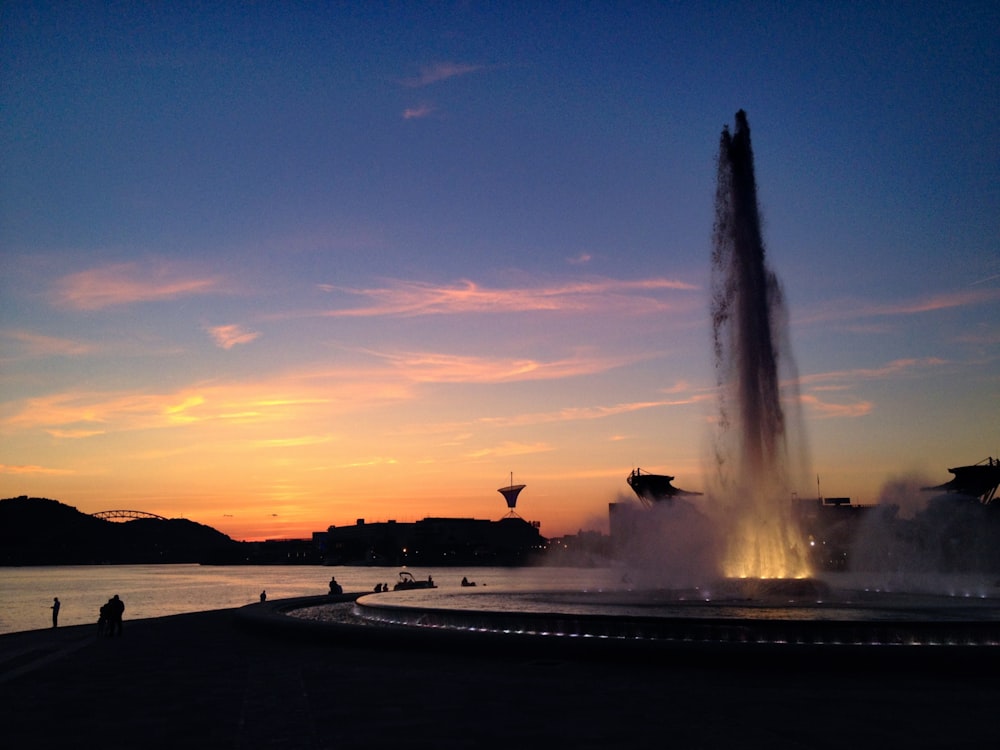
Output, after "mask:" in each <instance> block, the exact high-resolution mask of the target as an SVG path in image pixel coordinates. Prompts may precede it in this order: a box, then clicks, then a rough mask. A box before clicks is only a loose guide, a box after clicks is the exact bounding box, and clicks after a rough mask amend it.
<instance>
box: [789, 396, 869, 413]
mask: <svg viewBox="0 0 1000 750" xmlns="http://www.w3.org/2000/svg"><path fill="white" fill-rule="evenodd" d="M799 402H800V403H801V404H802V405H803V406H806V407H807V408H809V409H810V410H811V411H812V412H813V413H814V414H815V415H816V416H818V417H841V418H846V417H864V416H866V415H868V414H871V412H872V410H873V409H874V408H875V407H874V405H873V404H872V402H871V401H856V402H854V403H850V404H834V403H831V402H830V401H824V400H823V399H821V398H819V397H818V396H816V395H815V394H803V395H801V396H800V397H799Z"/></svg>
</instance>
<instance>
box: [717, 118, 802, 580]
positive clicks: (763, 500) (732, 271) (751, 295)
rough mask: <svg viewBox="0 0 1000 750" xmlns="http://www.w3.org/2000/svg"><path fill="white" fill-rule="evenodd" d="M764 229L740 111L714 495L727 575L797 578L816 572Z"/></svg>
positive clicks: (724, 237)
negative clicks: (798, 517)
mask: <svg viewBox="0 0 1000 750" xmlns="http://www.w3.org/2000/svg"><path fill="white" fill-rule="evenodd" d="M760 224H761V222H760V211H759V208H758V205H757V185H756V179H755V177H754V164H753V150H752V148H751V146H750V126H749V125H748V123H747V117H746V113H745V112H744V111H743V110H740V111H739V112H737V113H736V127H735V129H734V130H733V132H732V133H730V132H729V128H728V127H726V128H724V129H723V131H722V137H721V142H720V145H719V159H718V183H717V186H716V194H715V225H714V227H713V251H712V327H713V343H714V349H715V367H716V378H717V385H718V393H719V413H718V430H717V434H716V441H715V444H714V455H713V460H714V470H715V476H714V478H713V481H712V484H713V489H712V492H711V494H712V495H713V496H714V499H715V500H716V505H717V506H718V508H717V509H718V510H719V512H720V517H719V518H718V519H717V522H718V523H719V524H721V525H722V528H723V532H724V533H723V537H724V539H725V550H724V552H723V560H722V567H723V572H724V573H725V574H726V575H727V576H731V577H739V578H747V577H752V578H797V577H803V576H807V575H809V566H808V563H807V559H808V558H807V555H806V552H805V545H804V543H803V539H802V537H801V534H800V532H799V530H798V527H797V524H796V523H795V520H794V513H793V508H792V502H791V494H792V492H791V484H790V481H789V478H790V476H791V475H792V474H793V473H794V469H793V467H791V466H790V452H789V444H788V438H789V429H788V428H789V420H788V419H786V415H785V410H784V409H783V408H782V400H781V380H780V377H779V363H782V364H783V365H784V366H785V367H788V368H791V367H792V363H791V357H790V352H789V351H787V345H786V346H785V348H784V350H782V345H783V344H785V343H786V327H785V326H786V323H785V312H784V304H783V299H782V293H781V286H780V284H779V282H778V279H777V277H776V276H775V275H774V274H773V273H772V272H771V271H770V269H769V268H768V267H767V264H766V262H765V258H764V255H765V253H764V242H763V239H762V236H761V226H760ZM794 381H795V378H794V377H792V378H790V379H789V383H790V384H794ZM795 401H796V402H797V398H796V399H795ZM794 408H797V403H796V404H794Z"/></svg>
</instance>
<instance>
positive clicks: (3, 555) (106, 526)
mask: <svg viewBox="0 0 1000 750" xmlns="http://www.w3.org/2000/svg"><path fill="white" fill-rule="evenodd" d="M243 549H244V545H243V544H242V543H241V542H237V541H234V540H233V539H231V538H229V537H228V536H226V535H225V534H223V533H222V532H221V531H218V530H216V529H213V528H212V527H211V526H205V525H204V524H200V523H195V522H194V521H189V520H187V519H183V518H173V519H162V520H161V519H154V518H140V519H135V520H132V521H126V522H123V523H121V522H112V521H106V520H104V519H101V518H95V517H94V516H91V515H88V514H86V513H81V512H80V511H78V510H77V509H76V508H74V507H72V506H70V505H65V504H63V503H60V502H58V501H56V500H49V499H47V498H39V497H26V496H21V497H12V498H7V499H5V500H0V565H88V564H96V563H116V564H146V563H200V562H215V563H220V562H233V563H235V562H240V561H241V560H243V559H244V557H245V556H244V553H243Z"/></svg>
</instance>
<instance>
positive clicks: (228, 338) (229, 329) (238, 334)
mask: <svg viewBox="0 0 1000 750" xmlns="http://www.w3.org/2000/svg"><path fill="white" fill-rule="evenodd" d="M207 330H208V334H209V335H210V336H211V337H212V339H213V340H214V341H215V344H216V346H219V347H221V348H223V349H232V348H233V347H234V346H236V345H237V344H249V343H250V342H251V341H253V340H255V339H257V338H258V337H259V336H260V334H259V333H257V332H256V331H248V330H246V329H245V328H243V327H242V326H238V325H228V326H212V327H210V328H208V329H207Z"/></svg>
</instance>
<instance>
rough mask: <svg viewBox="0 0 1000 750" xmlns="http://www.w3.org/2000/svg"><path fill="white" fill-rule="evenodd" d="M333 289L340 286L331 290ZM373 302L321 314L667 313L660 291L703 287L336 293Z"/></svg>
mask: <svg viewBox="0 0 1000 750" xmlns="http://www.w3.org/2000/svg"><path fill="white" fill-rule="evenodd" d="M328 288H329V289H331V290H333V289H335V287H328ZM336 289H337V290H338V291H341V292H346V293H348V294H353V295H357V296H360V297H367V298H368V299H369V300H371V302H372V304H370V305H369V306H367V307H356V308H349V309H341V310H330V311H326V312H323V313H320V314H321V315H323V316H326V317H378V316H397V317H412V316H417V315H445V314H458V313H504V312H506V313H511V312H532V311H572V312H587V311H592V310H602V311H608V310H610V309H618V310H629V309H632V310H650V309H654V310H663V309H665V308H666V305H665V304H664V303H663V302H661V301H659V300H656V299H654V297H653V295H655V294H656V293H658V292H663V291H668V290H673V291H693V290H696V289H697V287H696V286H694V285H691V284H688V283H685V282H682V281H676V280H673V279H666V278H654V279H640V280H637V281H621V280H617V279H597V280H590V281H580V282H570V283H566V284H559V285H555V286H551V287H534V288H525V287H511V288H507V289H501V288H492V289H491V288H488V287H483V286H480V285H478V284H476V283H475V282H472V281H464V282H462V283H461V284H456V285H453V286H436V285H432V284H424V283H420V282H411V281H393V282H390V285H389V286H385V287H378V288H373V289H349V288H336Z"/></svg>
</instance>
